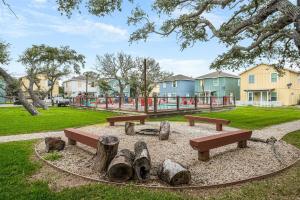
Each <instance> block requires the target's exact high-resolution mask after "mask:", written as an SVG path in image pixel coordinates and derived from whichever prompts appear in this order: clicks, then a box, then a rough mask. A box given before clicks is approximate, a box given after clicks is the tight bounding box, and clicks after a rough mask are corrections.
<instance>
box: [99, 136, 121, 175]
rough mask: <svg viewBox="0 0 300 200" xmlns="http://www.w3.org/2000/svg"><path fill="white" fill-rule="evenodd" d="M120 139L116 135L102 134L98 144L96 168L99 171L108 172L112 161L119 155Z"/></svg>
mask: <svg viewBox="0 0 300 200" xmlns="http://www.w3.org/2000/svg"><path fill="white" fill-rule="evenodd" d="M118 146H119V139H118V138H117V137H115V136H110V135H109V136H102V137H100V138H99V141H98V144H97V152H96V156H95V163H94V169H95V170H96V171H98V172H100V173H101V172H106V170H107V168H108V166H109V164H110V162H111V161H112V159H113V158H114V157H115V156H116V155H117V152H118Z"/></svg>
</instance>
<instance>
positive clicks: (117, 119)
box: [106, 115, 148, 122]
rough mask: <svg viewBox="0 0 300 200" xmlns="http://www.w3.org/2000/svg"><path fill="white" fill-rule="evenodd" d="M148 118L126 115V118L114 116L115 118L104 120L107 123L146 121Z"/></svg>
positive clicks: (145, 116)
mask: <svg viewBox="0 0 300 200" xmlns="http://www.w3.org/2000/svg"><path fill="white" fill-rule="evenodd" d="M147 117H148V116H147V115H127V116H116V117H108V118H106V120H107V121H108V122H111V121H114V122H117V121H126V120H141V119H142V120H143V119H146V118H147Z"/></svg>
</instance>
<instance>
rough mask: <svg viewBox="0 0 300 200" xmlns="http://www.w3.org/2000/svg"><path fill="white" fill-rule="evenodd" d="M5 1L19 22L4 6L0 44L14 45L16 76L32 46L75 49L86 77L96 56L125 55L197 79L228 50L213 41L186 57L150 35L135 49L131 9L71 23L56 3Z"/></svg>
mask: <svg viewBox="0 0 300 200" xmlns="http://www.w3.org/2000/svg"><path fill="white" fill-rule="evenodd" d="M6 1H7V3H9V4H10V5H11V8H12V9H13V11H14V12H15V13H16V15H17V17H15V16H14V15H13V14H12V13H11V12H10V11H9V10H8V9H7V7H5V6H3V5H2V4H1V5H0V27H1V30H0V39H1V40H4V41H6V42H8V43H10V44H11V46H10V52H11V58H12V61H11V63H10V64H9V66H7V67H6V68H7V70H8V71H9V72H10V73H13V74H14V75H17V76H19V75H23V74H24V66H22V65H21V64H20V63H18V62H17V59H18V57H19V56H20V55H21V54H22V53H23V52H24V50H25V49H26V48H29V47H31V46H32V45H33V44H47V45H50V46H61V45H67V46H70V47H71V48H72V49H75V50H76V51H77V52H78V53H81V54H83V55H85V56H86V66H85V69H84V70H83V71H87V70H90V69H94V68H95V61H96V55H100V56H101V55H103V54H105V53H117V52H120V51H123V52H125V53H127V54H131V55H133V56H143V57H152V58H154V59H156V60H157V61H158V62H159V63H160V66H161V68H162V69H163V70H166V71H169V72H173V73H174V74H184V75H187V76H192V77H198V76H200V75H203V74H205V73H209V72H212V70H210V69H209V64H210V63H211V62H212V61H213V60H214V58H216V57H217V55H219V54H221V53H222V52H224V51H225V50H226V49H225V48H224V47H223V46H222V45H221V44H219V43H218V41H217V40H214V39H212V40H211V41H209V42H205V43H196V44H195V45H194V46H193V47H190V48H188V49H185V50H183V51H181V50H180V45H179V44H178V42H177V40H176V36H175V35H172V36H171V37H167V38H166V37H164V38H161V37H159V36H157V35H151V37H150V38H149V39H148V40H147V41H146V42H144V41H140V42H135V43H132V44H130V43H129V42H128V39H129V35H130V33H131V32H133V31H134V30H135V27H131V26H128V25H127V16H129V15H130V11H131V5H130V4H128V3H127V4H126V5H124V7H123V11H122V12H121V13H119V12H117V13H113V14H112V15H110V16H106V17H96V16H92V15H91V14H89V13H87V12H86V11H85V9H83V12H82V13H81V14H79V13H78V12H75V13H74V14H73V15H72V17H71V18H68V17H66V16H62V15H61V14H60V13H59V12H58V10H57V5H56V3H55V1H54V0H18V1H14V0H6ZM145 2H146V1H145ZM151 2H152V1H148V2H146V3H145V4H143V6H145V7H149V6H148V5H147V3H151ZM150 13H151V12H150ZM227 14H228V13H224V12H222V11H216V12H215V13H210V14H207V16H206V17H207V18H208V19H210V20H211V21H212V22H213V23H214V24H215V25H218V24H221V23H222V22H223V21H224V18H225V16H226V15H227ZM157 20H159V19H157ZM227 72H229V71H227ZM233 73H234V74H237V73H239V72H233Z"/></svg>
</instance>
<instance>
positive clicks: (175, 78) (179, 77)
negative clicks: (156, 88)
mask: <svg viewBox="0 0 300 200" xmlns="http://www.w3.org/2000/svg"><path fill="white" fill-rule="evenodd" d="M193 80H194V79H193V78H192V77H188V76H184V75H182V74H177V75H175V76H170V77H168V78H166V79H164V80H162V81H159V82H166V81H193Z"/></svg>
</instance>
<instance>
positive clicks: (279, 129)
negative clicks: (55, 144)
mask: <svg viewBox="0 0 300 200" xmlns="http://www.w3.org/2000/svg"><path fill="white" fill-rule="evenodd" d="M297 130H300V120H297V121H292V122H286V123H283V124H277V125H273V126H268V127H265V128H263V129H261V130H254V131H253V136H254V137H258V138H262V139H267V138H269V137H271V136H273V137H275V138H276V139H278V140H280V139H281V138H282V137H283V136H284V135H286V134H288V133H290V132H293V131H297ZM62 135H63V131H54V132H41V133H31V134H20V135H8V136H0V143H4V142H12V141H22V140H33V139H41V138H45V137H49V136H56V137H57V136H62Z"/></svg>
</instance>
